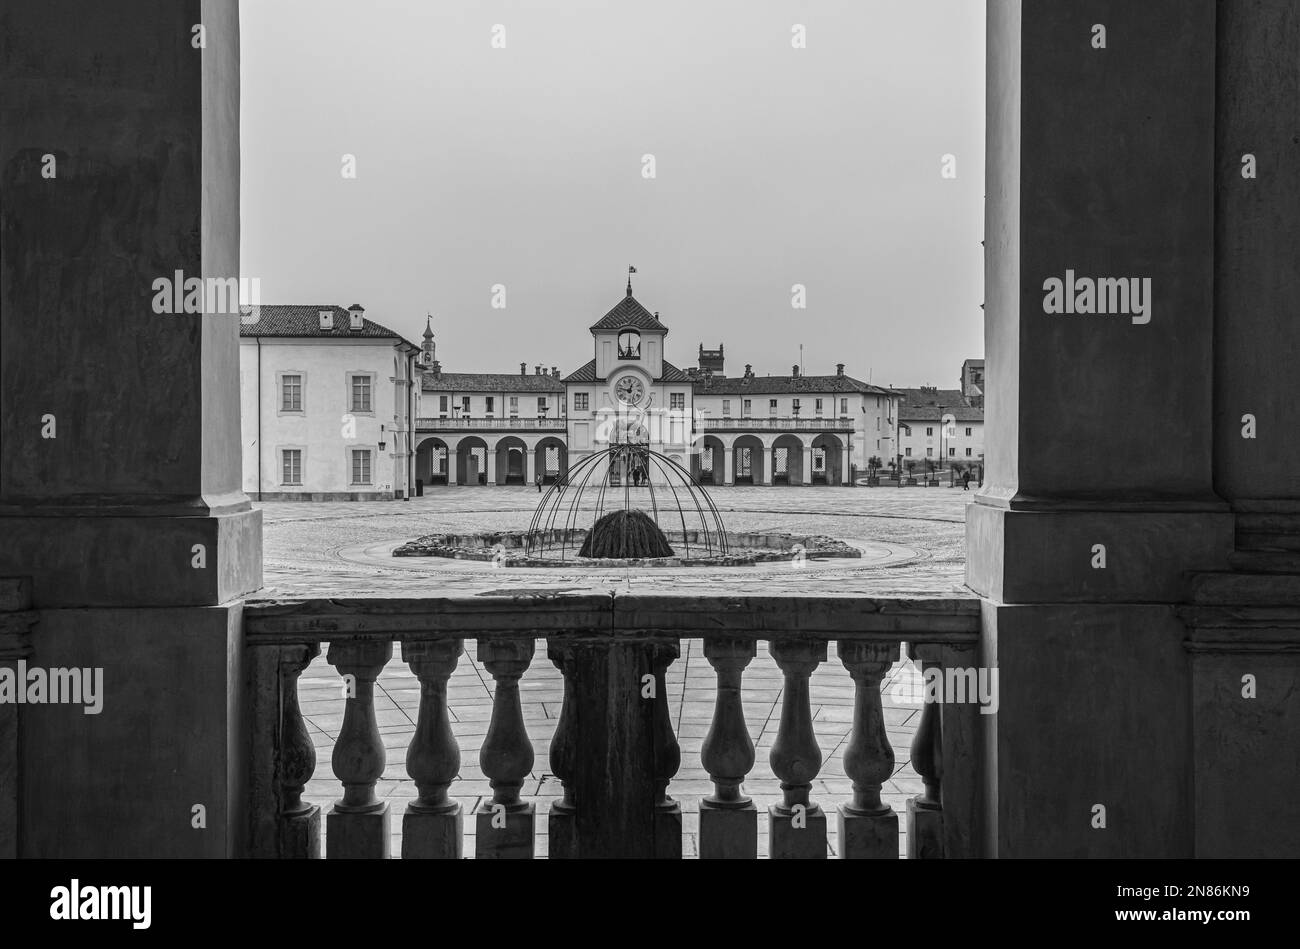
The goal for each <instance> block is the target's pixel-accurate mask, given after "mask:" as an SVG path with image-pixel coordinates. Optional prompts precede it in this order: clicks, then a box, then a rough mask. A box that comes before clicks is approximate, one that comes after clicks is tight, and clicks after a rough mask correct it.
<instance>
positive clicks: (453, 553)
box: [393, 528, 862, 569]
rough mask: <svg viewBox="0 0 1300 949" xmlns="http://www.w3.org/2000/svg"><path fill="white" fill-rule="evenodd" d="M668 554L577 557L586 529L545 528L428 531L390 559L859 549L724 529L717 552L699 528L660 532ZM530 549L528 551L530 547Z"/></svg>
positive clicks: (556, 560) (558, 560)
mask: <svg viewBox="0 0 1300 949" xmlns="http://www.w3.org/2000/svg"><path fill="white" fill-rule="evenodd" d="M664 535H665V536H666V537H667V539H668V543H669V544H670V545H671V546H672V548H673V551H674V556H672V557H640V558H607V557H599V558H597V557H579V556H578V551H579V550H580V549H581V548H582V544H583V541H585V540H586V539H587V530H586V529H585V528H571V529H567V530H562V529H554V530H548V531H536V532H531V533H530V532H529V531H484V532H481V533H474V534H427V535H425V536H423V537H419V538H416V539H415V540H411V541H407V542H406V543H404V544H399V545H398V546H397V547H396V548H394V550H393V556H394V557H443V558H446V559H449V560H478V561H483V562H487V563H491V564H493V565H494V566H498V567H574V566H583V567H590V568H594V569H602V568H609V569H618V568H625V567H693V566H701V567H745V566H751V565H753V564H758V563H776V562H790V561H800V560H813V559H815V560H823V559H827V558H833V557H843V558H854V557H856V558H860V557H861V556H862V551H861V550H860V549H859V548H857V547H853V546H851V545H849V544H846V543H844V542H843V541H840V540H836V539H835V538H833V537H826V536H823V535H820V534H786V533H777V532H769V533H759V532H732V531H728V532H727V535H726V538H727V550H726V552H725V553H724V552H721V551H720V550H719V549H718V548H719V544H718V542H717V538H716V536H715V537H714V538H713V546H712V549H711V550H710V549H709V548H708V547H707V546H706V545H705V542H704V535H703V532H702V531H689V530H688V531H680V530H678V531H671V530H670V531H664ZM530 547H531V548H532V550H531V551H530Z"/></svg>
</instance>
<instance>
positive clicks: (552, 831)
mask: <svg viewBox="0 0 1300 949" xmlns="http://www.w3.org/2000/svg"><path fill="white" fill-rule="evenodd" d="M546 841H547V843H546V851H547V858H548V859H550V860H574V859H576V858H577V856H578V831H577V815H576V814H575V813H574V810H573V808H571V807H565V806H564V805H563V804H552V805H551V812H550V814H548V815H547V817H546Z"/></svg>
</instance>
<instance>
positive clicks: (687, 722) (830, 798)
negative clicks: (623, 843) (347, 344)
mask: <svg viewBox="0 0 1300 949" xmlns="http://www.w3.org/2000/svg"><path fill="white" fill-rule="evenodd" d="M711 493H712V496H713V498H714V501H715V502H716V503H717V505H718V508H719V510H720V511H721V513H722V515H723V518H724V519H725V521H726V525H727V528H728V529H729V530H732V531H768V532H787V533H793V534H827V535H829V536H832V537H837V538H840V539H842V540H845V541H849V542H855V543H859V544H863V545H871V546H872V547H873V548H880V549H884V550H887V551H889V552H890V553H891V556H885V557H880V558H875V559H870V558H868V559H867V560H864V562H863V563H862V564H861V565H854V566H852V567H849V568H845V566H844V565H843V564H831V563H817V562H813V561H810V562H808V563H807V564H805V565H804V566H803V567H801V568H795V567H792V566H788V565H780V567H779V569H778V568H776V567H770V568H768V569H767V570H765V571H763V575H762V576H761V577H759V576H758V575H756V574H753V573H750V574H748V575H747V574H746V573H745V572H744V571H745V570H746V569H747V568H743V567H742V568H730V569H728V570H722V569H716V570H715V569H713V568H700V567H693V568H687V569H688V570H689V571H690V576H689V577H683V576H682V575H681V573H682V571H676V572H675V573H676V575H675V576H674V575H667V574H656V573H655V571H653V570H647V571H641V572H640V573H639V574H634V572H632V571H627V570H619V571H609V572H607V573H608V574H612V575H602V576H578V575H577V574H575V573H572V572H568V571H560V572H558V573H557V572H556V570H555V568H547V569H545V570H516V569H513V568H511V569H493V568H492V567H491V566H490V564H464V563H454V564H451V565H450V566H451V567H452V568H453V569H448V566H449V565H448V564H447V563H446V562H443V563H431V561H433V560H436V558H392V557H390V556H388V555H387V551H389V550H391V548H392V547H393V546H395V545H396V544H398V543H400V542H401V541H405V540H409V539H411V538H414V537H416V536H419V535H421V534H426V533H432V532H443V531H462V532H464V531H474V530H507V529H523V528H526V527H527V525H528V518H529V517H530V516H531V513H532V511H533V508H534V506H535V505H536V503H537V499H538V494H537V492H536V491H535V490H534V489H529V488H516V487H496V488H481V487H480V488H473V487H462V488H454V487H453V488H441V489H435V490H432V491H430V492H429V493H428V494H426V496H425V497H423V498H415V499H412V500H410V501H395V502H369V503H364V502H358V503H346V502H337V503H296V502H275V503H265V504H262V505H259V506H260V507H261V508H262V511H263V517H264V537H265V540H264V543H265V558H264V562H265V577H266V588H265V589H264V590H263V592H262V594H261V595H263V596H274V597H363V596H421V595H429V596H437V595H446V594H448V593H454V594H465V595H472V594H474V593H476V592H481V591H483V590H486V589H502V588H509V587H510V586H511V585H514V584H517V585H519V586H520V587H521V588H522V587H527V588H529V589H534V588H537V587H538V586H539V585H546V584H555V585H560V584H563V585H564V588H565V589H572V588H573V585H574V584H575V583H580V584H585V585H600V588H605V589H626V590H638V589H644V588H646V587H652V588H653V587H661V588H663V589H669V588H671V589H675V590H679V591H680V590H682V588H683V584H686V585H687V589H688V590H689V592H695V591H697V590H698V591H699V592H715V591H716V589H718V588H723V589H731V590H738V591H741V592H744V591H745V589H746V587H750V588H752V589H753V590H754V592H763V593H771V592H780V591H781V590H788V591H789V592H810V591H813V590H819V591H822V592H836V593H844V594H850V593H863V594H866V595H898V596H926V597H931V596H956V595H968V594H965V593H964V591H963V590H962V589H961V586H960V585H961V582H962V572H963V569H964V526H963V525H964V521H965V505H966V504H968V503H969V502H970V501H971V499H972V498H973V497H974V494H975V492H974V491H973V490H972V491H970V492H963V491H962V490H960V489H950V488H905V489H888V488H824V487H822V488H817V487H814V488H782V487H776V488H746V487H740V488H717V489H714V490H713V491H712V492H711ZM539 575H540V576H539ZM656 592H658V591H656ZM681 650H682V654H681V658H680V659H678V660H677V661H676V662H675V663H673V664H672V665H671V666H669V668H668V674H667V691H668V700H669V707H670V709H671V711H672V717H673V727H674V730H675V732H676V734H677V738H678V741H679V742H680V743H681V749H682V766H681V769H680V770H679V771H678V774H677V777H676V778H675V779H674V780H673V782H672V785H671V786H670V788H669V793H670V794H671V795H672V796H673V797H674V798H676V799H677V800H679V801H681V802H682V809H683V811H684V812H685V818H684V820H685V831H686V834H685V840H684V844H683V850H684V854H685V855H686V856H688V857H690V856H695V855H696V853H697V851H696V846H697V841H696V833H697V827H698V823H697V816H696V815H697V813H698V802H699V799H700V798H701V797H703V796H704V795H706V794H708V793H709V792H710V791H711V790H712V784H711V782H710V781H709V780H708V775H707V774H706V773H705V771H704V769H703V768H702V767H701V765H700V760H699V755H700V749H701V746H702V744H703V741H704V736H705V735H706V734H707V732H708V728H709V723H710V720H711V717H712V714H713V703H714V699H715V696H716V691H715V679H714V673H713V669H712V668H711V667H710V666H709V664H708V662H707V661H706V660H705V659H704V656H703V652H702V647H701V643H700V642H699V641H698V640H683V641H682V644H681ZM917 677H918V673H917V672H916V670H915V669H914V668H913V666H912V665H911V663H897V664H895V666H894V667H893V669H892V670H891V671H890V673H889V675H888V676H887V677H886V680H885V682H884V683H883V685H882V698H883V704H884V707H885V722H886V728H887V731H888V734H889V738H890V741H891V743H892V745H893V748H894V754H895V759H896V767H895V773H894V776H893V778H892V779H891V780H890V781H889V782H887V784H886V786H885V788H884V792H885V793H884V795H883V797H884V800H885V801H886V803H888V804H890V805H891V806H892V807H893V808H894V809H895V811H897V812H898V814H899V818H900V831H904V830H905V828H904V826H903V825H904V821H903V820H902V816H903V808H904V802H905V801H906V799H907V798H908V797H911V796H912V795H914V794H917V793H919V792H920V790H921V784H920V779H919V778H918V777H917V775H916V773H915V771H913V769H912V767H911V764H910V762H909V760H908V758H909V753H908V749H909V747H910V744H911V740H912V736H913V734H914V733H915V729H916V725H917V721H918V718H919V715H920V705H919V703H918V702H916V701H915V688H914V685H915V681H916V679H917ZM744 685H745V694H744V698H745V703H744V709H745V718H746V722H747V724H748V726H749V731H750V735H751V737H752V738H753V739H754V743H755V746H756V749H757V761H756V763H755V765H754V768H753V770H752V771H751V772H750V776H749V779H748V780H747V781H746V783H745V792H746V793H747V794H749V795H750V796H751V797H752V798H753V799H754V801H755V802H756V803H757V805H758V807H759V809H760V812H762V811H763V810H765V808H766V807H767V805H769V804H772V803H775V802H777V801H779V800H780V789H779V786H778V782H777V779H776V778H775V776H773V775H772V773H771V770H770V768H769V767H768V764H767V755H768V752H769V751H770V750H771V747H772V744H773V742H774V741H775V738H776V730H777V726H778V723H779V718H780V700H781V687H782V680H781V673H780V670H778V669H777V667H776V664H775V663H774V662H773V661H772V659H771V657H770V656H768V655H767V653H766V650H765V649H764V647H763V645H761V644H760V646H759V654H758V656H757V657H756V658H755V660H754V661H753V662H752V663H751V664H750V666H749V668H748V669H747V670H746V673H745V678H744ZM520 691H521V697H522V701H523V711H524V719H525V724H526V727H527V729H528V734H529V736H530V737H531V738H532V741H533V747H534V751H535V754H536V758H535V764H534V767H533V771H532V774H531V776H530V779H529V782H528V783H527V784H526V785H525V787H524V794H525V796H526V798H527V799H529V800H532V801H534V802H535V803H536V805H537V812H538V820H537V829H538V837H537V852H538V854H539V855H541V856H544V855H545V853H546V834H545V828H546V820H545V815H546V813H547V810H548V809H549V807H550V804H551V802H552V801H553V800H555V799H556V798H557V797H558V795H559V794H560V786H559V782H558V781H557V780H556V778H555V777H554V776H553V775H552V774H551V773H550V771H549V766H548V757H547V754H548V749H549V745H550V740H551V736H552V735H553V733H554V731H555V725H556V722H557V720H558V716H559V712H560V700H561V695H562V679H561V677H560V674H559V671H558V670H557V669H556V668H555V667H554V666H553V665H551V663H550V662H549V661H548V660H547V659H546V658H545V647H544V644H543V643H541V642H539V643H538V646H537V652H536V655H535V657H534V660H533V663H532V666H531V667H530V668H529V671H528V672H527V673H526V674H525V676H524V678H523V681H522V682H521V685H520ZM492 692H493V680H492V677H491V676H490V675H489V674H488V673H487V672H486V671H485V670H484V669H483V667H482V666H481V665H480V664H479V662H478V661H477V657H476V652H475V644H474V643H472V642H468V641H467V642H466V648H465V654H464V655H463V657H462V659H461V662H460V664H459V665H458V667H457V669H456V672H455V674H454V675H453V676H452V679H451V681H450V683H449V691H448V702H449V706H450V711H451V716H452V721H453V730H454V732H455V734H456V738H457V740H458V742H459V744H460V749H461V770H460V777H459V778H458V780H457V781H456V782H455V783H453V785H452V789H451V793H452V796H453V797H455V798H456V799H457V800H459V801H460V802H461V803H462V804H463V806H464V810H465V815H466V820H465V830H466V833H467V834H469V835H470V836H469V837H467V839H466V856H472V855H473V837H472V835H473V830H474V821H473V819H472V817H471V815H472V814H473V813H474V812H475V811H476V809H477V808H479V807H480V806H482V805H484V803H485V802H487V801H490V799H491V788H490V787H489V785H488V781H487V778H486V777H485V776H484V775H483V773H482V771H481V770H480V769H479V767H478V751H479V747H480V746H481V744H482V741H483V738H484V735H485V734H486V732H487V726H488V721H489V719H490V717H491V711H492ZM419 696H420V690H419V682H418V680H417V679H416V678H415V676H414V675H413V674H412V673H411V672H410V670H409V669H408V668H407V667H406V665H405V664H404V663H403V662H402V661H401V660H400V658H395V659H394V660H393V662H392V663H390V664H389V666H388V667H387V668H386V669H385V670H384V673H383V675H382V676H381V677H380V680H379V682H378V688H377V690H376V701H375V705H376V710H377V716H378V721H379V728H380V732H381V734H382V736H383V739H384V744H385V747H386V748H387V750H388V766H387V769H386V770H385V772H384V776H383V778H382V779H381V781H380V782H379V787H378V793H379V794H380V795H381V796H382V797H385V798H387V799H388V800H389V801H390V803H391V805H392V815H393V817H392V820H393V823H392V827H393V832H394V840H393V851H394V854H397V853H398V852H399V851H400V844H399V841H398V833H399V831H400V828H401V815H402V813H403V811H404V809H405V806H406V803H407V802H408V801H410V800H412V799H413V798H414V797H415V794H416V791H415V787H414V784H413V783H412V782H411V780H410V779H409V777H408V776H407V775H406V770H405V753H406V747H407V744H408V743H409V741H410V738H411V735H412V733H413V732H414V730H415V719H416V714H417V710H418V706H419ZM300 700H301V703H302V710H303V714H304V716H305V717H306V719H307V721H308V728H309V730H310V731H311V733H312V736H313V738H314V739H315V746H316V751H317V759H318V764H317V768H316V774H315V777H314V779H313V780H312V781H311V782H310V783H309V784H308V786H307V789H306V794H305V797H306V798H307V799H308V800H310V801H312V802H314V803H317V804H320V805H321V806H322V807H323V808H325V809H328V806H329V805H330V804H331V803H332V802H333V801H334V800H336V799H337V798H338V797H339V795H340V787H339V784H338V782H337V781H336V780H335V779H334V777H333V775H332V773H331V770H330V765H329V759H330V752H331V750H332V748H333V743H334V739H335V736H336V735H337V733H338V729H339V726H340V724H341V723H342V720H343V699H342V692H341V681H340V679H339V677H338V676H337V675H336V674H335V673H334V670H333V669H332V668H331V667H330V666H329V665H328V664H326V662H325V661H324V658H323V657H322V658H320V659H317V660H316V661H315V662H314V663H313V664H312V666H311V667H310V668H309V669H307V671H306V672H304V673H303V675H302V679H301V682H300ZM812 701H813V723H814V729H815V731H816V735H817V740H818V744H819V745H820V747H821V750H822V754H823V758H824V763H823V766H822V770H821V774H820V775H819V778H818V780H817V782H816V784H815V786H814V791H813V795H812V797H813V800H814V801H815V802H817V803H819V804H821V805H822V807H823V808H824V809H825V810H826V811H827V814H828V815H829V816H830V820H829V821H828V829H829V834H830V840H829V849H830V852H831V853H832V854H834V853H835V851H836V848H837V845H838V841H837V839H836V828H835V820H834V808H835V807H836V806H837V805H838V804H840V803H841V802H843V801H845V800H847V799H848V798H849V796H850V794H851V782H850V781H849V779H848V778H847V777H846V776H845V774H844V762H843V749H844V744H845V742H846V741H847V738H848V733H849V729H850V728H851V725H852V717H853V685H852V682H851V680H850V679H849V676H848V673H847V672H846V671H845V670H844V668H843V666H842V665H840V663H839V662H838V660H837V658H836V655H835V646H834V644H831V646H830V650H829V654H828V661H827V662H826V663H823V664H822V665H821V667H820V668H819V669H818V670H817V672H816V673H815V674H814V676H813V680H812ZM905 846H906V840H905V837H904V838H903V839H902V840H900V852H901V851H902V849H903V848H905ZM766 847H767V827H766V817H765V816H763V817H761V819H760V822H759V852H760V855H765V854H766Z"/></svg>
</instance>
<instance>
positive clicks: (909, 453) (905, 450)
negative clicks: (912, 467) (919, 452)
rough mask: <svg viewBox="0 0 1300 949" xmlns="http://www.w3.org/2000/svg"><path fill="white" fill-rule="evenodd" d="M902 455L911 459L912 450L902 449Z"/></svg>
mask: <svg viewBox="0 0 1300 949" xmlns="http://www.w3.org/2000/svg"><path fill="white" fill-rule="evenodd" d="M903 454H904V455H906V456H907V457H908V458H911V457H912V449H910V448H905V449H903Z"/></svg>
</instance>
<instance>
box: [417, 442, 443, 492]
mask: <svg viewBox="0 0 1300 949" xmlns="http://www.w3.org/2000/svg"><path fill="white" fill-rule="evenodd" d="M447 462H448V452H447V443H446V442H444V441H443V440H442V439H441V438H425V439H422V440H421V441H420V443H419V444H418V445H417V446H416V448H415V477H416V479H417V480H419V481H420V482H422V483H423V484H425V485H426V486H427V485H432V484H446V483H447V480H448V463H447Z"/></svg>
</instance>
